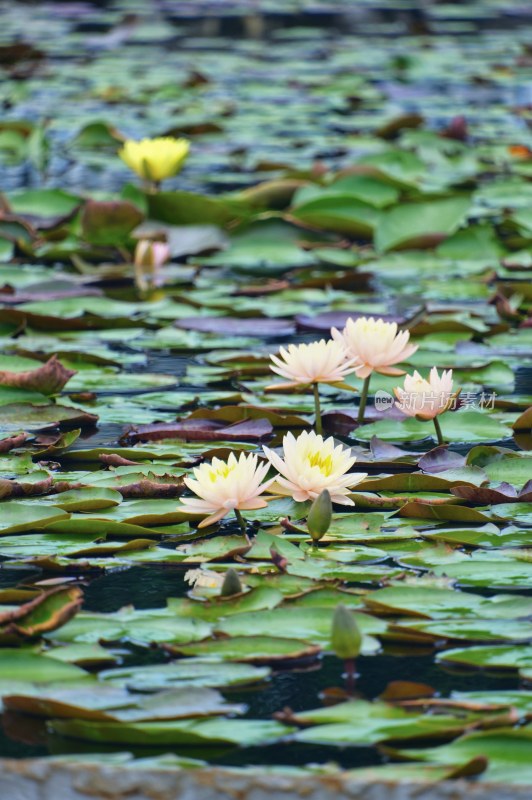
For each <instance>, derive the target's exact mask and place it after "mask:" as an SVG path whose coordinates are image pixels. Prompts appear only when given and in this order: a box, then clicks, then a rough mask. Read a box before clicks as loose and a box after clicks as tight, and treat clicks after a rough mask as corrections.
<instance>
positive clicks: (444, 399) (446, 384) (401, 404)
mask: <svg viewBox="0 0 532 800" xmlns="http://www.w3.org/2000/svg"><path fill="white" fill-rule="evenodd" d="M394 392H395V396H396V397H397V400H398V402H397V403H396V404H395V405H396V406H397V408H398V409H399V410H400V411H402V412H403V414H406V415H407V416H409V417H419V418H420V419H434V417H437V416H438V414H443V412H444V411H447V410H448V409H449V408H450V407H451V406H452V404H453V402H454V399H455V397H456V396H457V394H458V392H454V393H453V371H452V369H448V370H447V371H446V370H443V372H442V374H441V375H438V370H437V369H436V367H432V369H431V371H430V376H429V379H428V380H425V378H422V377H421V375H420V374H419V372H417V371H415V372H414V374H413V375H405V382H404V386H403V388H401V387H399V386H398V387H397V388H396V389H394Z"/></svg>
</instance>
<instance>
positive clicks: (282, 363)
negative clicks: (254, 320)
mask: <svg viewBox="0 0 532 800" xmlns="http://www.w3.org/2000/svg"><path fill="white" fill-rule="evenodd" d="M270 358H271V360H272V362H273V365H270V369H271V370H272V372H275V373H276V374H277V375H280V376H281V377H282V378H286V379H287V383H279V384H273V385H271V386H268V387H266V390H267V391H268V390H272V389H292V388H297V387H303V386H312V388H313V391H314V404H315V408H316V430H317V432H318V433H321V429H322V426H321V411H320V398H319V392H318V384H320V383H328V384H332V385H333V386H343V381H344V378H345V377H346V376H347V375H349V374H350V373H352V372H354V371H355V364H356V359H354V358H350V357H349V356H348V354H347V351H346V348H345V346H344V345H343V344H342V343H341V342H336V341H334V339H329V340H328V341H325V339H320V341H319V342H311V343H310V344H299V345H295V344H289V345H288V347H287V348H284V347H281V348H280V350H279V355H278V356H277V355H271V356H270ZM348 388H349V387H348Z"/></svg>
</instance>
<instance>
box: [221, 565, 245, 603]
mask: <svg viewBox="0 0 532 800" xmlns="http://www.w3.org/2000/svg"><path fill="white" fill-rule="evenodd" d="M241 591H242V584H241V583H240V578H239V577H238V574H237V572H236V571H235V570H234V569H228V570H227V572H226V573H225V578H224V582H223V584H222V591H221V592H220V594H221V596H222V597H230V596H231V595H233V594H240V592H241Z"/></svg>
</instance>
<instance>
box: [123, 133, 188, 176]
mask: <svg viewBox="0 0 532 800" xmlns="http://www.w3.org/2000/svg"><path fill="white" fill-rule="evenodd" d="M189 149H190V144H189V142H187V140H186V139H174V138H173V137H172V136H160V137H157V138H155V139H141V140H140V141H139V142H137V141H135V140H134V139H128V140H127V141H126V142H124V146H123V147H122V148H121V149H120V150H119V151H118V155H119V156H120V158H121V159H122V161H123V162H124V163H125V164H127V166H128V167H129V168H130V169H132V170H133V172H136V173H137V175H138V176H139V177H140V178H144V180H147V181H155V182H156V183H158V182H159V181H164V179H165V178H171V177H173V176H174V175H177V173H178V172H179V170H180V169H181V167H182V166H183V162H184V161H185V159H186V157H187V155H188V151H189Z"/></svg>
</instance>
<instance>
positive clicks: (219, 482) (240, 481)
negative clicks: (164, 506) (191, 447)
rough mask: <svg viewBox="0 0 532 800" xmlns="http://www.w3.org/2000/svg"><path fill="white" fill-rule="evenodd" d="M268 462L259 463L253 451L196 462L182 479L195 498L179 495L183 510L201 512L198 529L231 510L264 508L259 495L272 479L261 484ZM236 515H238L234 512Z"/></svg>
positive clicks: (262, 500)
mask: <svg viewBox="0 0 532 800" xmlns="http://www.w3.org/2000/svg"><path fill="white" fill-rule="evenodd" d="M268 469H269V464H267V463H265V464H259V463H258V457H257V456H256V455H254V454H249V455H246V454H244V453H241V454H240V457H239V458H238V459H237V458H236V457H235V455H234V453H231V454H230V455H229V458H228V459H227V461H223V460H222V459H220V458H213V460H212V462H211V463H210V464H209V463H206V464H200V466H199V467H196V468H195V469H194V470H193V473H194V478H185V479H184V482H185V484H186V486H187V487H188V488H189V489H190V490H191V491H192V492H194V494H195V495H196V497H183V498H181V502H182V503H183V504H184V505H185V506H186V508H185V509H184V510H185V511H188V512H190V513H191V514H204V515H205V519H204V520H202V521H201V522H200V524H199V527H200V528H205V527H207V525H213V524H214V523H215V522H218V521H219V520H220V519H222V517H225V516H226V514H229V512H231V511H235V512H237V511H247V510H250V509H254V508H265V506H266V505H267V502H266V500H264V498H262V497H261V496H260V495H262V494H263V492H264V491H265V490H266V489H267V488H268V487H269V486H270V484H271V483H272V481H273V480H274V479H273V478H272V479H271V480H269V481H266V482H265V483H262V480H263V478H264V477H265V475H266V473H267V472H268ZM237 516H238V515H237Z"/></svg>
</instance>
